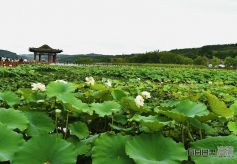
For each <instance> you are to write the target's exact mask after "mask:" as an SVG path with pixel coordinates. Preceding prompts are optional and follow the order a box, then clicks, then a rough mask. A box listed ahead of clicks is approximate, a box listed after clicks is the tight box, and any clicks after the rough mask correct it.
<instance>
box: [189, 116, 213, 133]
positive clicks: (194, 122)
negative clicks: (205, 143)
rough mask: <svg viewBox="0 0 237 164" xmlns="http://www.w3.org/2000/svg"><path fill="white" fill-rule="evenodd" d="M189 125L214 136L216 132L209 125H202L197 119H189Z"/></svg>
mask: <svg viewBox="0 0 237 164" xmlns="http://www.w3.org/2000/svg"><path fill="white" fill-rule="evenodd" d="M188 121H189V123H190V124H191V125H192V126H194V127H195V128H198V129H203V130H205V131H206V132H207V134H214V133H215V132H216V130H215V129H214V128H212V127H211V126H209V125H208V124H205V123H202V122H201V121H199V120H198V119H196V118H188Z"/></svg>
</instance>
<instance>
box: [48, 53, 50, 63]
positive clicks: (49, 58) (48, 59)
mask: <svg viewBox="0 0 237 164" xmlns="http://www.w3.org/2000/svg"><path fill="white" fill-rule="evenodd" d="M48 63H50V54H48Z"/></svg>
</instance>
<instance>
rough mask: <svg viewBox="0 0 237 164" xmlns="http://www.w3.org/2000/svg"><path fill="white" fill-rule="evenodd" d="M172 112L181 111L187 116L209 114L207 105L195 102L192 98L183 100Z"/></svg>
mask: <svg viewBox="0 0 237 164" xmlns="http://www.w3.org/2000/svg"><path fill="white" fill-rule="evenodd" d="M172 112H177V113H181V114H183V115H185V116H187V117H195V116H203V115H208V114H209V112H208V110H207V107H206V105H204V104H202V103H195V102H192V101H190V100H184V101H181V102H180V103H179V104H178V105H177V106H176V108H175V109H173V110H172Z"/></svg>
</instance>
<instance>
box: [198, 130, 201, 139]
mask: <svg viewBox="0 0 237 164" xmlns="http://www.w3.org/2000/svg"><path fill="white" fill-rule="evenodd" d="M198 132H199V135H200V139H202V129H199V131H198Z"/></svg>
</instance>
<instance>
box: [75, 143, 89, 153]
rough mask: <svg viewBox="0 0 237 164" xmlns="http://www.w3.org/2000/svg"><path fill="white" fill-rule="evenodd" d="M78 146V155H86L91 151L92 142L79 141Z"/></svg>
mask: <svg viewBox="0 0 237 164" xmlns="http://www.w3.org/2000/svg"><path fill="white" fill-rule="evenodd" d="M75 146H76V152H77V155H84V154H87V153H89V152H90V151H91V145H90V144H85V143H83V142H78V144H76V145H75Z"/></svg>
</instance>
